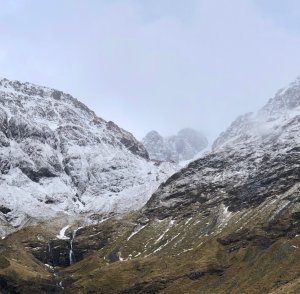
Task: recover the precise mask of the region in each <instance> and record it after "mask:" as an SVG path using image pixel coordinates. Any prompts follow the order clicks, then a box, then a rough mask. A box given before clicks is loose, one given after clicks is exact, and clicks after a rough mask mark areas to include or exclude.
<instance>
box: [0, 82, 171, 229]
mask: <svg viewBox="0 0 300 294" xmlns="http://www.w3.org/2000/svg"><path fill="white" fill-rule="evenodd" d="M173 170H174V167H173V166H172V165H170V164H167V163H163V164H157V163H154V162H151V161H150V160H149V156H148V153H147V151H146V150H145V148H144V147H143V145H142V144H141V143H140V142H138V141H137V140H136V139H135V138H134V137H133V135H132V134H130V133H128V132H127V131H125V130H123V129H121V128H120V127H118V126H117V125H116V124H114V123H113V122H106V121H104V120H103V119H101V118H99V117H97V116H96V114H95V113H94V112H93V111H91V110H90V109H88V108H87V107H86V106H85V105H84V104H82V103H81V102H79V101H78V100H76V99H75V98H73V97H72V96H71V95H69V94H65V93H63V92H61V91H57V90H54V89H49V88H45V87H40V86H36V85H32V84H30V83H20V82H18V81H8V80H6V79H4V80H1V81H0V203H1V207H0V220H1V222H3V223H6V225H7V226H6V227H5V226H3V225H2V226H1V229H2V232H0V233H2V234H5V231H6V230H9V226H15V227H17V226H20V225H24V224H25V223H26V222H27V221H28V220H30V219H38V220H41V219H49V218H51V217H55V216H57V215H58V214H61V213H64V214H67V215H77V214H79V213H89V214H91V213H100V214H101V213H103V214H107V213H109V212H124V211H128V210H132V209H136V208H139V207H141V206H142V205H143V204H144V203H145V202H146V201H147V199H148V198H149V197H150V195H151V193H152V192H153V191H154V190H155V189H156V188H157V187H158V185H159V184H160V183H161V182H162V181H163V180H165V179H166V178H167V177H168V175H169V174H170V173H172V171H173Z"/></svg>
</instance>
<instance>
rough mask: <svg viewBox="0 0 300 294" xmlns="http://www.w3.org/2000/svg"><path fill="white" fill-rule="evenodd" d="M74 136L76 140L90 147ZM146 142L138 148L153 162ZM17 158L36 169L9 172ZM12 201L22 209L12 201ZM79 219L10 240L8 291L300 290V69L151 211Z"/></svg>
mask: <svg viewBox="0 0 300 294" xmlns="http://www.w3.org/2000/svg"><path fill="white" fill-rule="evenodd" d="M72 109H73V108H72ZM85 121H88V122H89V124H90V121H89V120H85ZM104 124H105V123H104ZM85 129H86V128H85ZM5 130H6V129H4V131H3V132H4V134H6V133H5V132H6V131H5ZM12 130H13V129H12ZM10 132H11V131H10ZM13 133H14V134H15V133H18V132H13ZM22 133H24V132H22ZM25 133H28V132H27V131H26V132H25ZM31 133H32V134H35V132H34V133H33V132H31ZM31 133H30V134H31ZM44 133H45V132H44ZM19 134H20V132H19ZM58 135H59V134H58ZM11 136H12V135H9V136H6V135H5V137H4V139H3V140H2V141H3V142H4V143H3V145H4V146H6V147H5V148H8V146H9V145H8V144H7V141H9V142H10V144H11V142H13V141H16V142H17V143H14V144H21V147H22V148H23V145H22V144H24V143H23V140H24V139H22V140H21V141H20V142H18V140H19V139H18V138H19V137H17V139H12V138H11ZM19 136H20V135H19ZM32 136H33V135H32ZM48 137H49V136H45V140H46V139H47V138H48ZM113 137H115V136H113ZM5 138H8V139H7V140H6V139H5ZM59 138H60V137H59ZM68 138H72V137H71V136H69V137H68ZM31 140H33V139H32V138H31ZM59 140H61V138H60V139H59ZM30 142H31V141H30ZM62 142H64V141H62ZM71 142H72V143H70V144H71V145H70V146H69V145H67V147H68V148H67V150H69V148H71V147H72V146H76V148H81V147H78V145H79V144H78V140H77V141H75V142H76V144H75V142H74V141H71ZM67 143H68V141H67V142H66V144H67ZM45 144H46V143H44V145H45ZM47 144H48V143H47ZM40 145H42V143H41V144H40ZM40 145H38V148H41V147H39V146H40ZM61 145H62V144H61ZM24 146H26V145H24ZM42 146H43V145H42ZM93 146H100V145H96V144H95V145H93ZM113 146H115V145H114V144H113ZM21 147H20V148H21ZM3 148H4V147H3ZM60 148H61V147H60ZM107 148H112V147H107ZM113 148H115V149H114V150H121V151H122V152H124V150H127V149H126V147H125V149H124V148H123V147H120V149H118V148H117V147H113ZM53 149H54V148H53ZM62 149H63V148H62ZM3 150H4V149H3ZM72 150H74V149H72ZM80 150H81V149H80ZM139 150H140V151H139V153H140V155H132V156H134V157H128V156H126V158H127V160H128V158H132V160H133V161H134V162H137V158H140V159H141V160H143V166H144V165H145V163H144V162H145V159H144V156H145V153H144V152H141V150H142V149H139ZM121 151H120V152H121ZM55 152H56V151H55ZM89 152H90V151H89ZM126 152H129V154H132V151H128V150H127V151H126ZM60 153H62V155H61V156H64V157H66V155H64V153H63V152H61V151H60ZM16 154H17V153H16ZM26 154H27V153H26ZM126 154H127V153H126ZM93 155H94V154H93ZM43 158H44V157H43ZM133 158H134V159H133ZM34 160H36V159H35V158H34ZM12 162H14V161H12ZM18 162H21V159H19V160H18ZM51 166H52V165H51ZM74 166H75V167H78V166H79V165H78V163H77V162H76V165H74ZM84 166H85V165H84ZM146 166H147V165H146ZM16 169H20V171H19V173H18V174H16V175H17V176H19V175H20V178H23V179H24V177H25V176H22V173H23V172H22V165H20V167H14V170H12V169H11V168H9V167H7V165H6V164H3V170H4V172H5V173H7V175H9V173H10V172H12V171H14V172H15V170H16ZM112 169H114V166H113V168H112ZM49 170H50V172H51V173H53V174H54V172H55V170H54V171H53V170H52V169H49ZM75 170H76V171H77V174H78V173H79V171H80V170H82V168H81V169H79V168H77V169H75ZM7 171H8V172H7ZM45 171H47V169H45ZM71 171H73V169H71ZM134 171H136V170H134ZM25 172H26V170H25ZM50 172H48V171H47V172H46V174H49V173H50ZM60 173H61V174H62V173H63V172H60ZM108 173H111V171H109V172H108ZM31 174H33V175H35V176H36V175H40V173H36V171H35V172H34V173H32V172H30V173H29V175H30V176H31ZM42 174H44V171H43V173H42ZM83 175H84V173H83ZM138 175H139V174H138ZM92 176H93V173H92V172H91V176H90V178H92ZM10 177H11V176H9V177H8V179H9V178H10ZM44 177H45V176H44ZM65 177H66V178H67V179H68V178H69V177H70V176H69V173H68V172H67V173H66V175H65ZM56 178H57V177H56ZM147 179H149V178H147ZM14 180H15V181H17V180H19V179H16V177H15V178H14ZM36 180H37V179H36V178H34V177H33V182H35V181H36ZM43 181H45V179H43V178H42V179H39V181H38V182H35V183H37V184H39V185H40V186H42V183H43ZM9 183H11V182H9ZM24 183H25V184H24V185H23V186H20V189H21V188H26V187H27V184H26V183H27V182H25V181H24ZM28 183H30V185H32V182H28ZM80 184H81V182H80ZM83 184H85V182H83ZM18 185H20V182H18ZM28 185H29V184H28ZM141 185H143V184H141ZM36 187H38V186H36ZM80 187H81V186H79V188H78V187H77V184H76V185H75V184H74V189H77V190H79V191H81V190H80ZM83 187H85V186H84V185H83ZM1 189H2V188H1ZM2 191H3V193H5V189H2V190H1V193H2ZM83 191H84V190H83ZM81 195H85V192H83V193H82V194H80V196H81ZM88 199H99V198H92V196H91V197H90V198H88ZM1 201H2V199H1ZM95 202H96V200H95ZM42 205H44V206H45V204H42ZM47 205H51V204H47ZM49 207H51V206H49ZM1 209H2V212H3V214H4V215H6V214H7V215H10V214H9V207H2V208H1ZM78 226H79V225H78V223H72V224H70V223H69V222H68V221H67V220H66V219H63V220H60V219H57V220H55V222H54V221H53V222H51V223H50V224H49V223H40V224H39V225H37V226H29V227H26V228H25V229H22V230H20V231H18V232H16V233H15V234H11V235H9V236H7V237H6V238H5V239H3V240H0V248H1V255H0V279H1V281H4V282H2V283H0V291H3V292H4V293H25V292H24V289H26V290H27V292H28V291H29V292H30V293H45V294H46V293H50V292H51V293H87V292H89V293H105V294H106V293H158V294H159V293H161V294H162V293H178V294H185V293H191V294H196V293H203V294H211V293H216V294H221V293H222V294H223V293H236V294H237V293H258V294H260V293H273V294H275V293H278V294H279V293H299V281H300V279H299V261H300V255H299V248H300V238H299V236H300V79H298V80H297V81H296V82H294V83H292V84H291V85H290V86H289V87H288V88H286V89H284V90H281V91H280V92H278V93H277V94H276V95H275V97H274V98H273V99H271V100H269V102H268V103H267V104H266V106H264V107H263V108H262V109H261V110H260V111H258V112H257V113H254V114H246V115H244V116H242V117H240V118H238V119H237V120H236V121H234V122H233V123H232V125H231V126H230V127H229V128H228V129H227V130H226V131H225V132H224V133H223V134H221V135H220V137H219V138H218V139H217V140H216V141H215V143H214V148H213V151H212V152H210V153H208V154H205V155H203V156H202V157H201V158H199V159H198V160H196V161H193V162H191V163H190V164H189V165H188V166H187V167H185V168H183V169H182V170H180V171H179V172H177V173H175V174H173V175H172V176H171V177H170V178H168V180H167V181H166V182H164V183H162V184H161V185H160V186H159V188H158V189H157V190H156V192H155V193H154V194H153V195H152V196H151V198H150V200H149V201H148V202H147V204H146V205H145V206H144V207H143V208H142V209H141V210H139V211H136V212H135V213H130V214H126V215H123V216H117V217H110V218H108V219H106V220H104V221H103V222H102V221H101V222H99V223H94V224H93V225H88V226H84V227H78ZM12 244H14V246H12ZM74 263H75V264H74ZM116 277H120V278H117V279H116ZM116 281H117V282H116ZM28 289H30V290H28ZM99 289H100V292H99ZM29 292H28V293H29Z"/></svg>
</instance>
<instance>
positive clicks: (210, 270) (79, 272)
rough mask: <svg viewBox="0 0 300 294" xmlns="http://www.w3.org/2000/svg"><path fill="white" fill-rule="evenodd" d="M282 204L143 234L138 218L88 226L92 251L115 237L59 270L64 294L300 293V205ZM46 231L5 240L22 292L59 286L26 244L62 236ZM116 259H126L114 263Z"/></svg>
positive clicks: (9, 272) (2, 271)
mask: <svg viewBox="0 0 300 294" xmlns="http://www.w3.org/2000/svg"><path fill="white" fill-rule="evenodd" d="M280 203H282V202H281V201H280V202H279V201H278V202H276V201H273V202H271V200H270V202H269V203H264V204H262V205H261V206H260V207H257V208H255V209H252V210H244V211H241V212H238V213H236V214H231V215H230V216H226V215H223V217H220V215H221V216H222V208H221V207H214V208H212V209H211V211H210V212H209V213H208V212H206V213H205V214H201V213H199V214H198V215H196V216H194V217H192V218H178V219H173V220H171V219H165V220H163V221H158V220H151V221H150V222H149V223H148V224H146V225H145V227H143V228H142V229H141V226H140V225H138V222H137V220H138V219H139V217H140V215H139V214H134V215H128V216H126V217H124V218H122V219H110V220H108V221H106V222H104V223H101V224H99V225H94V226H90V227H88V228H85V229H84V230H83V231H82V232H81V233H79V234H78V237H77V238H76V242H78V244H81V245H85V246H91V245H92V244H93V242H98V241H99V240H98V239H97V237H96V238H95V237H92V236H97V234H100V233H102V234H104V235H105V234H109V238H108V240H107V244H106V246H104V247H103V248H102V249H101V250H98V251H95V252H92V253H89V254H87V255H86V256H85V258H84V259H83V260H82V261H80V262H78V263H75V264H74V265H72V266H71V267H68V268H66V269H59V271H60V275H61V276H62V277H64V278H63V284H64V285H65V293H105V294H110V293H127V294H128V293H170V294H171V293H172V294H173V293H178V294H180V293H191V294H193V293H216V294H218V293H233V294H234V293H251V294H252V293H280V294H281V293H299V292H297V291H298V290H299V287H300V282H299V281H300V237H298V236H297V235H298V234H299V235H300V220H298V219H297V217H295V216H294V215H293V213H294V212H296V211H300V206H299V204H297V203H295V204H293V205H291V206H287V207H286V208H285V209H283V210H281V208H280V206H279V205H280ZM274 212H276V213H275V214H274ZM218 215H219V216H218ZM274 215H275V218H274ZM48 227H49V226H48ZM44 228H45V225H41V226H39V227H32V228H27V229H24V230H21V231H19V232H17V233H15V234H12V235H11V236H10V237H8V238H7V239H6V240H3V241H2V242H1V248H5V250H4V251H3V252H2V257H1V259H0V264H4V265H3V266H2V267H1V266H0V277H6V279H7V280H12V281H13V283H14V284H18V285H17V286H18V288H17V289H22V287H23V290H24V289H25V288H28V283H27V282H26V281H29V282H31V283H32V282H36V285H35V286H34V287H38V288H37V289H38V290H36V292H35V293H44V292H43V291H44V290H43V288H45V284H47V283H49V284H53V283H54V285H55V283H56V282H57V281H55V279H54V276H53V274H51V273H49V272H48V270H47V267H46V266H44V265H43V264H41V263H40V262H38V261H37V260H36V259H34V258H33V256H32V254H31V253H30V251H29V250H28V249H26V248H25V246H24V243H23V241H25V240H29V239H31V240H34V239H36V238H38V237H39V239H41V238H44V239H45V240H48V239H49V238H51V237H53V236H54V234H55V233H54V232H56V233H57V228H55V230H53V231H48V232H45V231H44ZM139 229H141V230H139ZM138 230H139V231H138ZM136 231H138V232H137V233H136V234H135V235H132V232H136ZM130 236H131V237H130ZM129 237H130V238H129ZM128 239H129V240H128ZM95 240H96V241H95ZM116 257H119V258H120V259H122V261H116V262H113V261H114V260H115V259H116ZM7 261H8V262H9V266H5V265H7ZM24 287H25V288H24ZM46 288H47V287H46ZM50 288H51V287H50V286H49V289H50ZM45 291H46V292H47V290H45ZM53 291H57V293H59V291H62V289H60V288H59V287H56V288H55V289H53ZM27 292H28V293H29V292H30V291H27ZM31 292H32V291H31ZM19 293H26V292H25V290H24V292H22V291H21V292H19ZM49 293H50V292H49ZM54 293H55V292H54Z"/></svg>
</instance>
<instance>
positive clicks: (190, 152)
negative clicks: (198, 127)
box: [143, 128, 208, 162]
mask: <svg viewBox="0 0 300 294" xmlns="http://www.w3.org/2000/svg"><path fill="white" fill-rule="evenodd" d="M143 144H144V146H145V147H146V149H147V150H148V152H149V155H150V158H151V159H155V160H159V161H174V162H180V161H186V160H191V159H193V157H194V156H195V155H197V154H198V153H199V152H200V151H202V150H203V149H204V148H206V147H207V145H208V142H207V139H206V138H205V136H204V135H203V134H201V133H200V132H198V131H195V130H193V129H188V128H186V129H182V130H180V131H179V132H178V134H177V135H174V136H170V137H165V138H164V137H162V136H161V135H160V134H159V133H158V132H156V131H151V132H149V133H148V134H147V135H146V137H145V138H144V139H143Z"/></svg>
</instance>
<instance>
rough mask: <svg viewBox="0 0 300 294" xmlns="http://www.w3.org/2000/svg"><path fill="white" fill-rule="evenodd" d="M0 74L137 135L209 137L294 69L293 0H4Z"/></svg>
mask: <svg viewBox="0 0 300 294" xmlns="http://www.w3.org/2000/svg"><path fill="white" fill-rule="evenodd" d="M0 4H1V9H0V76H1V77H6V78H9V79H18V80H21V81H30V82H33V83H37V84H41V85H45V86H50V87H54V88H57V89H60V90H63V91H65V92H69V93H71V94H72V95H73V96H75V97H77V98H78V99H80V100H81V101H82V102H84V103H86V104H87V105H88V106H89V107H90V108H92V109H93V110H94V111H95V112H96V113H97V114H98V115H99V116H100V117H102V118H104V119H106V120H113V121H115V122H116V123H118V124H119V125H120V126H121V127H123V128H125V129H127V130H129V131H131V132H132V133H133V134H134V135H135V136H137V137H138V138H139V139H141V138H142V137H143V136H144V135H145V134H146V132H148V131H150V130H152V129H155V130H157V131H159V132H160V133H161V134H163V135H170V134H172V133H176V132H177V131H178V130H179V129H180V128H183V127H193V128H195V129H199V130H202V131H204V132H205V133H206V134H207V135H208V136H209V138H210V139H213V138H214V137H215V136H217V135H218V133H219V132H221V131H223V130H224V129H225V128H226V127H228V125H229V124H230V123H231V122H232V120H234V119H235V118H236V117H237V116H238V115H240V114H243V113H245V112H249V111H255V110H257V109H258V108H259V107H261V106H263V105H264V104H265V103H266V101H267V100H268V99H269V98H270V97H272V96H273V95H274V93H275V92H277V90H278V89H279V88H281V87H283V86H285V85H286V84H288V83H289V82H291V81H293V80H294V79H295V78H296V76H298V75H300V21H299V20H300V1H299V0H285V1H282V0H80V1H79V0H77V1H76V0H48V1H46V0H45V1H41V0H0Z"/></svg>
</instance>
